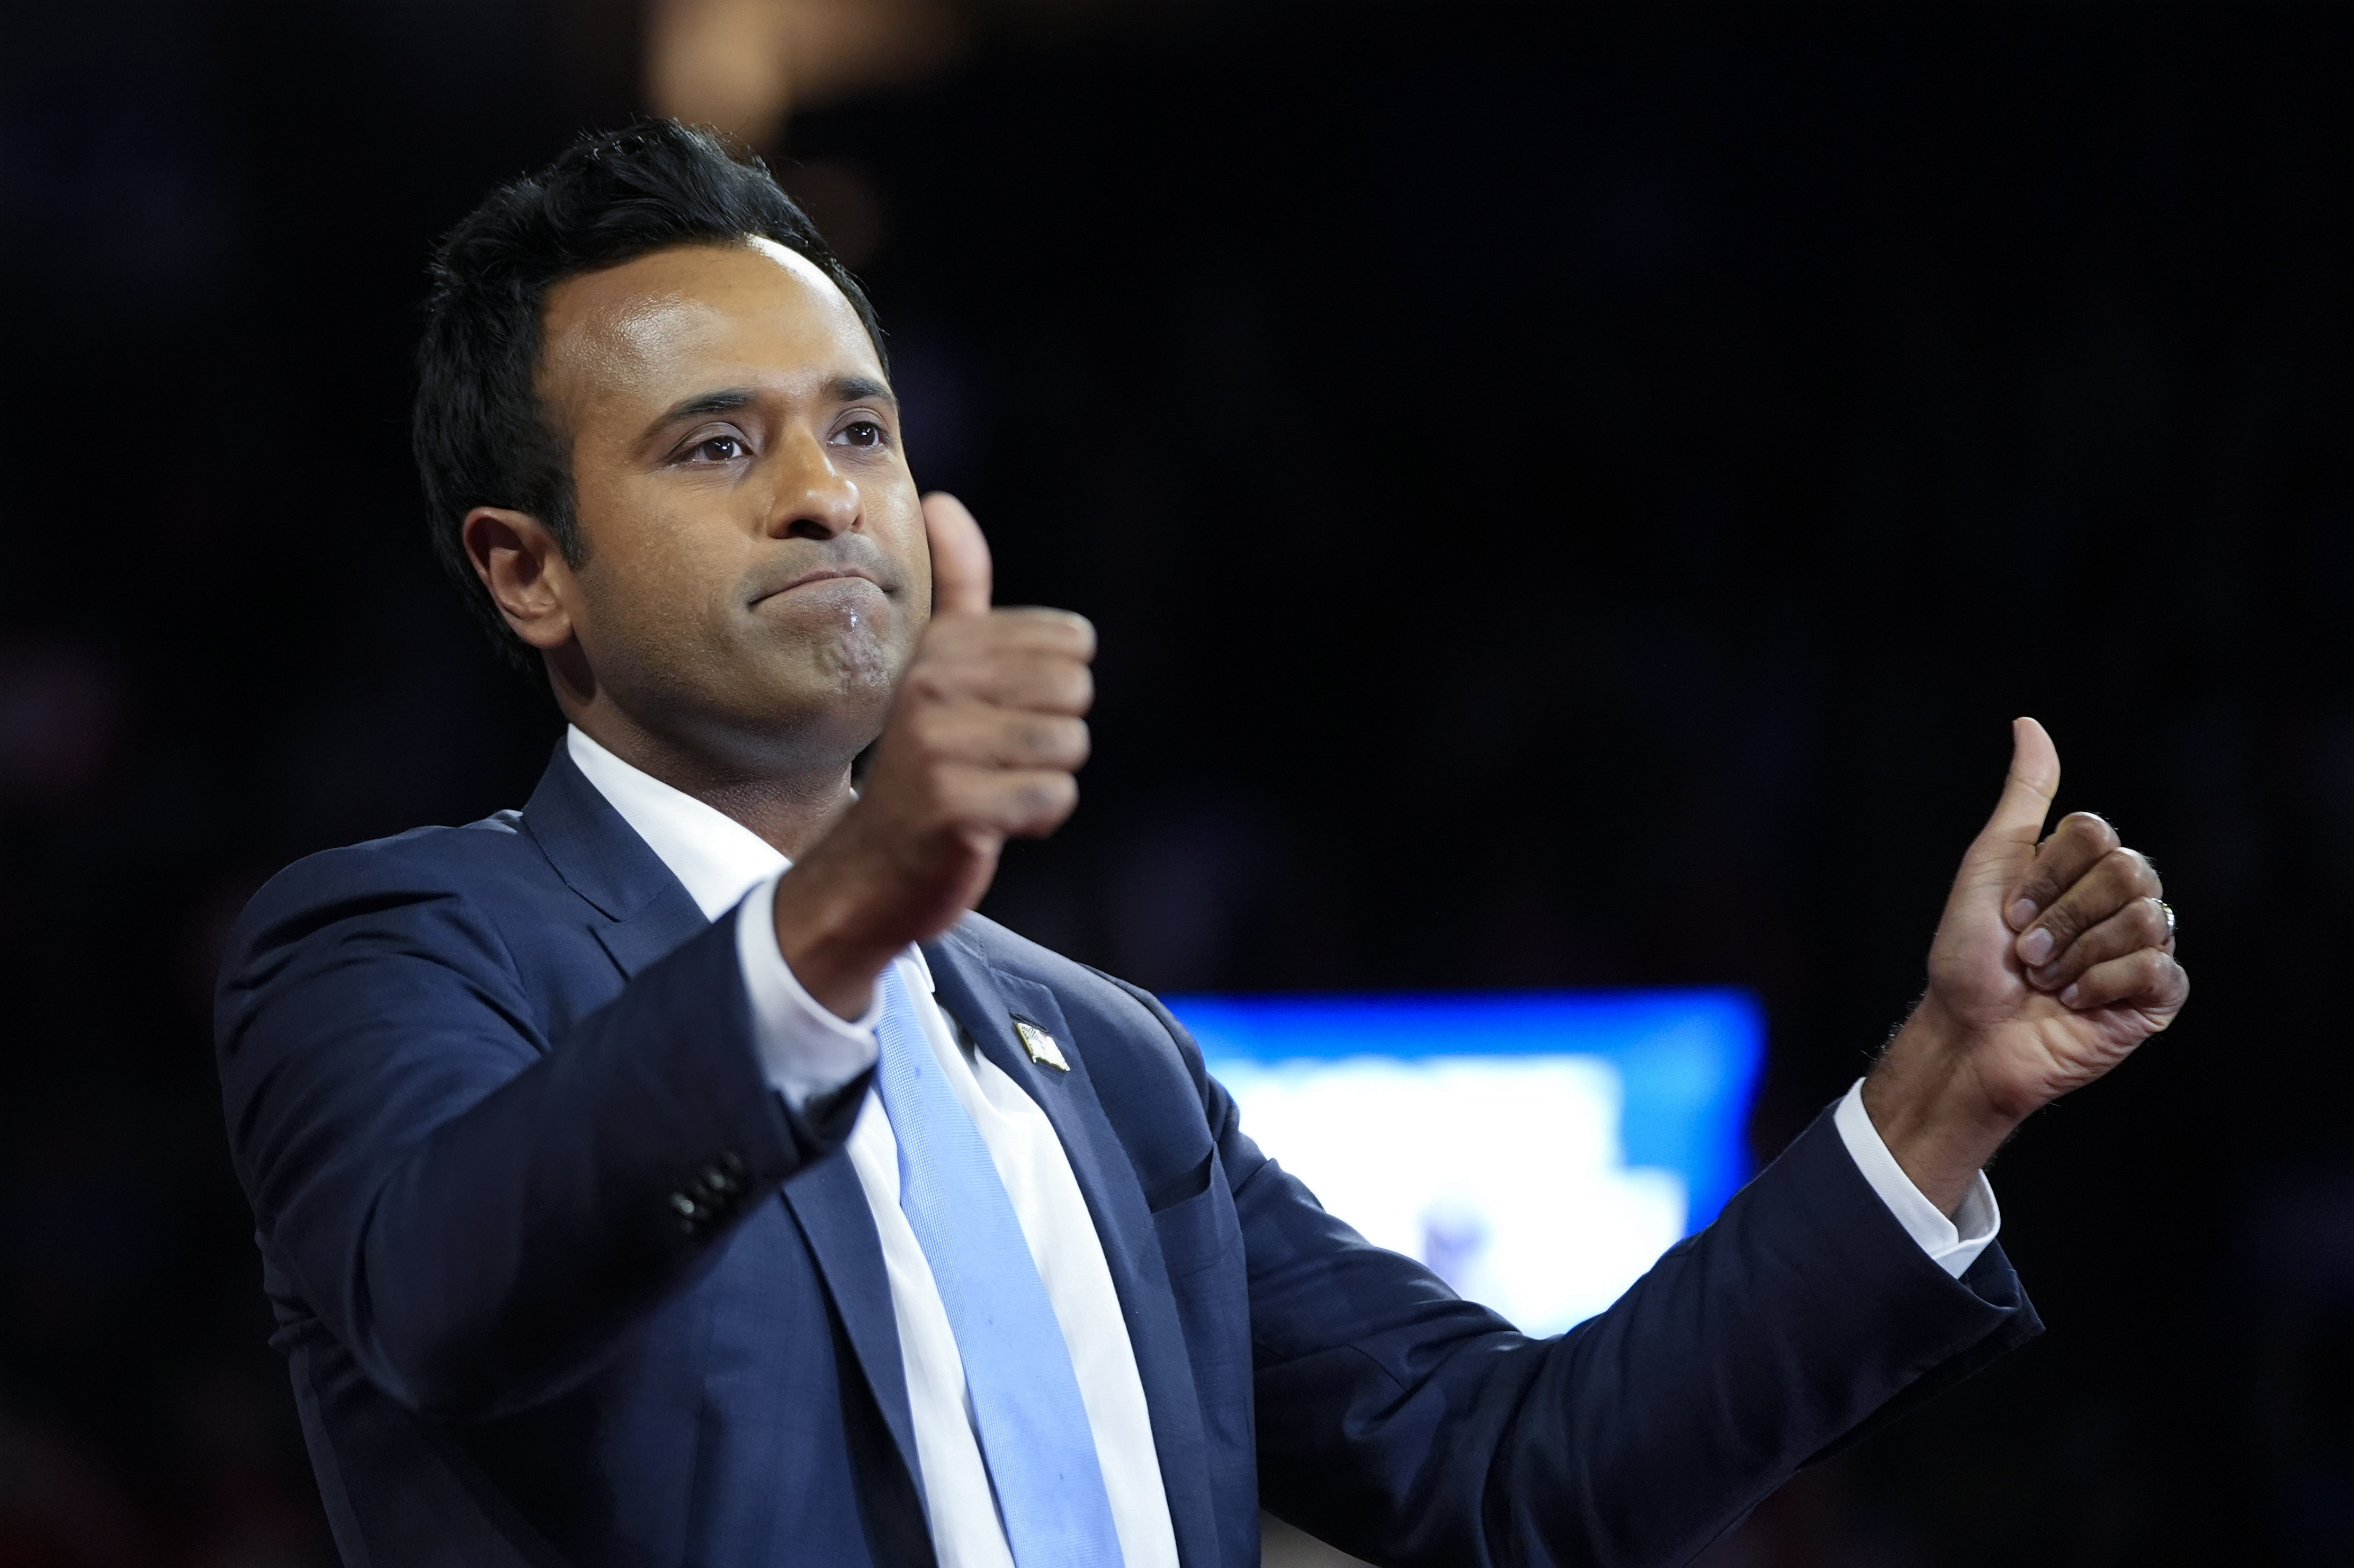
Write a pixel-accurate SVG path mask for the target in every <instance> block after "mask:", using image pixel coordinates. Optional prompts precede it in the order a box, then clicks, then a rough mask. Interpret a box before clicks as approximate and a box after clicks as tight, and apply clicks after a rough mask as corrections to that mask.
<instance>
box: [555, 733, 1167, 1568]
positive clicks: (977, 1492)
mask: <svg viewBox="0 0 2354 1568" xmlns="http://www.w3.org/2000/svg"><path fill="white" fill-rule="evenodd" d="M566 745H567V749H568V750H569V751H570V753H571V756H572V760H573V762H574V763H575V764H576V765H578V768H579V769H580V771H581V772H582V773H584V774H586V775H587V776H588V782H589V783H590V784H592V785H594V786H595V787H596V789H597V790H598V792H599V794H601V795H603V796H604V797H605V799H606V800H607V801H609V802H610V804H611V805H612V807H613V809H614V810H617V811H619V812H620V814H621V819H622V821H626V822H628V823H629V824H630V826H631V827H632V828H634V829H636V830H637V832H638V836H639V837H640V838H642V839H644V840H645V841H646V843H647V845H648V846H649V847H650V848H652V851H653V852H654V853H655V854H656V855H658V856H659V857H661V859H662V862H663V864H664V865H666V866H668V867H669V868H670V869H671V872H672V874H673V875H675V876H676V877H677V878H678V879H679V881H680V882H681V883H683V884H684V885H685V887H686V891H687V894H688V895H689V896H691V897H692V898H693V899H694V900H695V904H696V905H697V906H699V907H700V908H701V909H702V910H703V913H704V915H705V916H706V917H708V918H710V919H713V920H716V919H718V918H719V917H720V916H723V915H725V914H726V913H727V911H728V910H730V909H737V911H738V913H737V918H736V942H737V957H738V958H739V959H741V961H742V964H743V969H744V982H745V989H746V990H747V991H748V992H749V994H750V997H751V1003H752V1020H753V1033H754V1035H755V1038H756V1040H757V1042H758V1046H759V1050H760V1055H761V1061H762V1065H763V1066H764V1068H765V1069H766V1072H767V1074H768V1077H769V1082H770V1083H771V1084H774V1085H775V1086H776V1087H777V1089H778V1091H779V1093H781V1094H782V1095H784V1097H786V1099H787V1100H788V1101H789V1102H790V1103H791V1104H793V1105H794V1106H795V1107H799V1106H800V1105H801V1104H802V1103H803V1102H805V1101H806V1100H807V1099H808V1098H809V1097H811V1095H814V1094H822V1093H824V1092H826V1091H827V1090H830V1089H835V1088H839V1087H841V1086H843V1084H846V1083H848V1082H849V1081H850V1080H851V1079H853V1078H854V1077H856V1076H857V1075H859V1074H861V1073H863V1072H864V1071H865V1070H866V1069H867V1067H868V1066H869V1065H872V1064H873V1063H874V1061H875V1049H876V1047H875V1024H876V1022H879V1021H880V1020H881V1017H882V989H883V988H882V987H881V986H879V985H878V986H877V987H875V1005H874V1007H873V1008H872V1009H871V1010H870V1011H869V1012H868V1013H867V1015H866V1016H865V1017H864V1018H862V1019H859V1020H858V1021H857V1022H848V1021H846V1020H843V1019H842V1018H839V1017H836V1016H835V1015H834V1014H833V1013H832V1012H828V1011H827V1010H826V1009H825V1008H824V1007H822V1006H821V1005H820V1004H819V1003H818V1002H817V1001H815V1000H814V999H812V998H811V996H810V994H809V993H808V992H807V991H803V990H802V989H801V982H800V981H799V980H796V979H794V978H793V972H792V969H791V968H790V966H788V965H787V964H786V962H785V960H784V956H783V955H782V954H781V953H779V951H778V949H777V928H776V916H775V905H774V893H775V885H776V881H777V879H778V878H779V877H780V876H782V875H783V874H785V872H786V871H787V870H788V869H789V867H788V865H787V863H786V860H785V857H784V856H783V855H781V854H779V853H777V851H776V850H775V849H774V848H772V847H771V846H770V845H769V843H768V842H766V841H764V840H762V839H761V838H759V837H758V835H757V834H755V833H754V832H752V831H751V830H750V829H748V828H747V827H745V826H744V825H743V824H741V823H739V822H737V821H735V820H734V819H733V818H731V817H728V816H726V815H725V814H724V813H722V812H720V811H719V810H716V809H715V808H713V807H711V806H707V805H705V804H704V802H702V801H700V800H696V799H695V798H694V797H693V796H691V795H688V794H685V793H684V792H683V791H681V790H678V789H673V788H671V786H669V785H667V784H664V783H663V782H662V781H661V780H660V779H655V778H652V777H651V776H650V775H648V774H646V773H643V772H642V771H640V770H639V769H637V768H632V767H631V766H630V765H629V764H628V763H626V762H623V761H622V760H621V759H620V758H618V757H615V756H614V755H613V754H612V753H611V752H610V751H607V750H606V749H605V748H604V747H601V746H599V745H598V744H597V743H596V742H595V741H593V740H591V739H589V738H588V736H586V735H584V734H582V733H581V732H580V731H579V730H578V729H575V730H573V731H572V732H571V733H570V735H569V736H567V739H566ZM748 893H749V894H750V895H751V896H749V897H747V896H746V895H747V894H748ZM895 961H896V962H897V964H898V965H899V966H900V968H899V977H900V979H901V980H902V981H903V982H904V983H905V984H906V986H907V995H908V996H909V998H910V999H912V1001H914V1003H915V1008H916V1013H917V1022H920V1023H921V1024H922V1026H923V1031H924V1037H925V1039H926V1040H927V1041H928V1042H929V1043H930V1044H931V1047H932V1054H933V1055H934V1056H936V1057H938V1060H939V1065H940V1070H941V1073H942V1075H943V1076H945V1077H946V1078H947V1080H948V1082H949V1086H951V1087H952V1088H953V1089H954V1090H955V1091H956V1096H957V1098H958V1099H959V1100H960V1101H962V1102H963V1104H964V1108H965V1110H966V1112H967V1114H969V1115H970V1117H971V1118H972V1120H973V1125H974V1127H975V1128H978V1129H979V1130H980V1132H981V1141H982V1142H983V1143H985V1144H986V1145H988V1148H989V1153H990V1158H991V1160H992V1161H993V1162H994V1163H995V1164H996V1166H997V1173H998V1176H999V1179H1000V1180H1002V1181H1004V1183H1005V1194H1006V1196H1007V1197H1008V1198H1009V1199H1011V1200H1012V1201H1013V1213H1014V1217H1015V1218H1016V1219H1017V1220H1018V1221H1019V1222H1020V1223H1021V1225H1022V1234H1023V1239H1025V1240H1026V1241H1028V1242H1029V1244H1030V1256H1031V1259H1032V1261H1034V1263H1035V1264H1036V1265H1037V1266H1038V1277H1039V1278H1040V1279H1041V1280H1042V1281H1044V1284H1045V1287H1046V1299H1047V1301H1048V1302H1049V1303H1050V1304H1051V1305H1052V1306H1053V1308H1054V1309H1055V1322H1056V1323H1057V1324H1059V1325H1060V1326H1061V1328H1062V1330H1063V1342H1064V1344H1065V1345H1066V1347H1067V1348H1068V1349H1069V1351H1070V1352H1071V1370H1072V1371H1073V1372H1075V1373H1076V1374H1077V1377H1078V1384H1079V1400H1080V1403H1081V1404H1084V1405H1085V1406H1086V1408H1087V1425H1088V1427H1089V1428H1090V1429H1091V1431H1092V1432H1093V1435H1094V1436H1095V1443H1096V1461H1097V1465H1098V1466H1099V1467H1101V1468H1102V1470H1103V1479H1104V1491H1105V1493H1106V1494H1107V1496H1108V1498H1109V1499H1110V1501H1111V1520H1112V1528H1113V1530H1114V1531H1115V1532H1116V1533H1117V1534H1118V1535H1119V1551H1120V1557H1121V1559H1122V1561H1123V1562H1125V1563H1127V1564H1128V1568H1177V1535H1176V1531H1175V1529H1174V1528H1173V1527H1172V1525H1171V1523H1170V1521H1169V1499H1168V1495H1167V1494H1166V1493H1165V1492H1164V1491H1163V1490H1162V1489H1161V1459H1160V1454H1159V1451H1158V1450H1157V1448H1156V1447H1155V1446H1154V1444H1153V1441H1152V1419H1151V1413H1150V1411H1149V1410H1148V1409H1147V1408H1146V1406H1145V1403H1144V1382H1143V1379H1142V1378H1141V1377H1140V1375H1139V1374H1138V1372H1137V1370H1136V1350H1135V1347H1134V1346H1133V1345H1132V1344H1131V1343H1130V1342H1129V1337H1128V1320H1127V1319H1126V1318H1124V1317H1123V1316H1122V1315H1121V1313H1120V1309H1119V1294H1118V1292H1117V1290H1116V1289H1115V1288H1114V1287H1113V1285H1112V1280H1111V1266H1110V1265H1109V1264H1108V1263H1107V1262H1106V1261H1105V1259H1104V1251H1103V1244H1102V1242H1101V1241H1099V1240H1098V1239H1097V1236H1096V1228H1095V1221H1094V1219H1093V1218H1092V1217H1091V1216H1090V1215H1089V1214H1088V1213H1087V1199H1086V1197H1085V1196H1084V1195H1083V1194H1082V1193H1081V1192H1080V1191H1079V1183H1078V1179H1077V1178H1076V1177H1075V1176H1073V1175H1072V1174H1071V1162H1070V1160H1069V1158H1068V1157H1067V1156H1066V1155H1065V1154H1064V1152H1063V1144H1062V1140H1061V1139H1058V1138H1056V1137H1055V1128H1054V1124H1053V1123H1051V1122H1049V1121H1048V1120H1047V1119H1046V1113H1045V1112H1044V1111H1042V1110H1040V1109H1039V1108H1038V1105H1037V1102H1036V1101H1034V1100H1033V1099H1032V1098H1031V1097H1029V1096H1028V1095H1027V1094H1025V1093H1024V1092H1023V1089H1022V1087H1021V1086H1020V1085H1018V1084H1016V1083H1015V1082H1014V1081H1013V1079H1012V1078H1009V1077H1007V1076H1006V1075H1005V1074H1004V1073H1003V1072H1002V1071H1001V1070H1000V1069H999V1068H998V1066H997V1065H996V1064H995V1063H993V1062H991V1061H990V1060H989V1059H988V1058H987V1057H986V1056H983V1055H981V1054H980V1053H979V1052H978V1051H976V1050H974V1049H973V1048H972V1045H971V1043H970V1040H969V1039H968V1040H961V1041H960V1039H959V1036H960V1035H961V1033H962V1031H960V1030H953V1031H952V1028H951V1025H950V1023H949V1019H948V1016H947V1014H946V1013H944V1012H941V1010H940V1007H939V1004H938V1001H935V1000H934V998H933V995H932V974H931V969H930V967H929V966H928V965H927V964H926V963H925V962H924V956H923V954H922V953H921V952H919V951H917V949H916V948H908V949H907V951H906V952H905V953H903V954H901V955H900V956H899V958H898V959H896V960H895ZM847 1152H848V1154H849V1156H850V1163H851V1168H852V1169H853V1170H854V1171H856V1172H857V1173H858V1184H859V1186H860V1187H861V1188H862V1189H864V1192H865V1194H866V1207H867V1210H868V1212H869V1213H872V1214H873V1215H874V1218H875V1232H876V1234H878V1235H879V1236H880V1237H881V1239H882V1244H883V1266H884V1271H885V1274H886V1275H887V1276H888V1277H889V1279H890V1283H891V1309H892V1312H893V1314H894V1315H895V1316H896V1319H897V1320H898V1330H899V1358H900V1362H901V1365H902V1366H903V1367H904V1368H905V1369H906V1372H907V1404H908V1414H909V1415H910V1417H911V1418H912V1420H913V1423H914V1427H915V1436H916V1460H917V1467H918V1468H919V1469H920V1470H921V1472H922V1474H921V1476H920V1478H919V1480H920V1483H921V1486H922V1489H923V1496H924V1512H925V1516H926V1518H927V1519H928V1520H929V1521H930V1524H931V1529H932V1543H933V1546H934V1547H935V1548H936V1549H937V1551H938V1555H939V1563H940V1568H1013V1552H1012V1551H1011V1549H1009V1548H1008V1547H1007V1545H1006V1542H1005V1528H1004V1526H1003V1525H1002V1524H1001V1523H1000V1522H999V1521H998V1517H997V1499H996V1498H995V1496H994V1495H993V1494H992V1493H991V1490H990V1485H989V1472H988V1470H987V1468H986V1467H984V1466H983V1464H982V1462H981V1445H980V1440H979V1438H978V1437H977V1436H976V1435H975V1431H974V1427H973V1424H972V1407H971V1404H970V1401H969V1400H968V1399H967V1398H966V1396H965V1384H964V1361H963V1359H962V1358H961V1357H960V1355H959V1354H958V1353H957V1345H956V1336H955V1335H954V1334H953V1333H952V1332H951V1331H950V1330H949V1319H948V1310H947V1308H945V1307H943V1306H942V1305H941V1303H940V1293H939V1287H938V1286H937V1285H935V1284H934V1283H933V1282H932V1271H931V1266H930V1265H929V1264H928V1263H926V1262H925V1260H924V1251H923V1248H922V1247H921V1246H920V1245H917V1241H916V1233H915V1231H914V1229H913V1228H912V1227H911V1226H910V1225H909V1224H907V1215H906V1214H905V1213H902V1212H901V1210H900V1208H899V1146H898V1142H897V1140H896V1139H895V1138H894V1137H893V1136H892V1132H891V1118H890V1117H889V1116H888V1115H886V1114H885V1111H884V1109H883V1100H882V1097H881V1096H879V1095H871V1094H870V1095H868V1096H867V1097H866V1100H865V1103H864V1105H863V1106H862V1107H860V1109H859V1113H858V1119H857V1121H856V1122H855V1123H854V1124H853V1126H852V1128H851V1133H850V1139H849V1143H848V1145H847Z"/></svg>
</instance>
